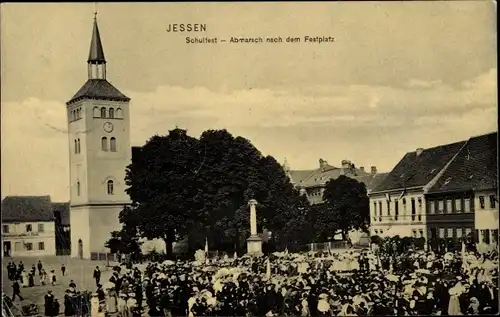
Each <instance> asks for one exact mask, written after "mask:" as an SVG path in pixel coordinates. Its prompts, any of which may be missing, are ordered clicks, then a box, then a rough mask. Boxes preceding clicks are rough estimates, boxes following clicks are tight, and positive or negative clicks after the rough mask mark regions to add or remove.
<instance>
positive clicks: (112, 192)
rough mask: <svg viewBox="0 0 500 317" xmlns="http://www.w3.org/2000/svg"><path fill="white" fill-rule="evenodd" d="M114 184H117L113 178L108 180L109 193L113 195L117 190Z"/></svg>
mask: <svg viewBox="0 0 500 317" xmlns="http://www.w3.org/2000/svg"><path fill="white" fill-rule="evenodd" d="M114 185H115V184H114V183H113V181H112V180H109V181H108V195H113V194H114V190H115V188H114Z"/></svg>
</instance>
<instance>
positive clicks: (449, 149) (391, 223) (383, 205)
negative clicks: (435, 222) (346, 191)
mask: <svg viewBox="0 0 500 317" xmlns="http://www.w3.org/2000/svg"><path fill="white" fill-rule="evenodd" d="M464 144H465V141H463V142H457V143H452V144H447V145H441V146H437V147H433V148H429V149H422V148H419V149H417V150H416V151H413V152H409V153H407V154H406V155H405V156H404V157H403V158H402V159H401V161H399V163H398V164H397V165H396V167H394V169H393V170H392V171H391V172H390V173H389V174H388V175H387V176H386V177H385V179H384V180H383V181H382V182H381V183H380V184H379V185H378V186H376V187H375V188H374V189H373V190H372V191H371V192H370V193H369V195H368V196H369V197H370V224H371V226H370V233H371V234H373V235H380V236H392V235H399V236H413V237H423V238H426V237H427V230H426V212H425V205H426V201H425V196H424V194H425V193H426V192H427V190H428V189H429V188H431V187H432V186H433V185H434V184H435V182H436V181H437V180H438V179H439V178H440V177H441V174H442V171H443V169H445V168H446V166H447V165H448V164H449V162H450V161H451V160H452V159H453V157H454V156H455V155H456V154H457V153H458V152H459V150H460V149H461V148H462V147H463V146H464Z"/></svg>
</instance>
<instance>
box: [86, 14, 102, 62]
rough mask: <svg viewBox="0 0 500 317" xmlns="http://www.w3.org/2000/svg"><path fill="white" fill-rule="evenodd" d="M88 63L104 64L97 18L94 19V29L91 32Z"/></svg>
mask: <svg viewBox="0 0 500 317" xmlns="http://www.w3.org/2000/svg"><path fill="white" fill-rule="evenodd" d="M87 62H88V63H90V62H94V63H99V64H101V63H106V59H105V58H104V50H103V48H102V42H101V36H100V34H99V27H98V26H97V18H96V17H94V29H93V31H92V40H91V41H90V52H89V59H88V61H87Z"/></svg>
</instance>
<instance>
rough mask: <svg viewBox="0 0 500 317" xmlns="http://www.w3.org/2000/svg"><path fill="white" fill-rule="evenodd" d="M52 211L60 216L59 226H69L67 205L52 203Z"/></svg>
mask: <svg viewBox="0 0 500 317" xmlns="http://www.w3.org/2000/svg"><path fill="white" fill-rule="evenodd" d="M52 210H53V213H54V214H56V213H59V214H60V215H61V225H63V226H69V224H70V222H69V203H52Z"/></svg>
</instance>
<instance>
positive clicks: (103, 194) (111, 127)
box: [66, 18, 131, 258]
mask: <svg viewBox="0 0 500 317" xmlns="http://www.w3.org/2000/svg"><path fill="white" fill-rule="evenodd" d="M87 64H88V80H87V82H86V83H85V84H84V85H83V86H82V87H81V88H80V90H79V91H78V92H77V93H76V94H75V95H74V96H73V97H72V98H71V99H70V100H69V101H68V102H67V103H66V105H67V114H68V131H69V132H68V140H69V150H70V162H69V163H70V227H71V255H72V256H73V257H79V258H90V257H91V253H105V252H108V251H109V250H108V249H107V248H106V247H105V243H106V241H107V240H108V239H109V238H110V237H111V236H110V232H111V231H114V230H119V229H120V228H121V225H120V223H119V220H118V215H119V212H120V211H121V210H122V209H123V207H124V206H125V205H127V204H129V203H130V201H129V197H128V195H127V194H126V193H125V187H126V186H125V171H126V167H127V166H128V165H129V164H130V163H131V146H130V105H129V101H130V98H128V97H127V96H125V95H124V94H122V93H121V92H120V91H119V90H118V89H116V88H115V87H114V86H113V85H112V84H111V83H109V82H108V81H107V79H106V59H105V57H104V50H103V46H102V42H101V37H100V34H99V28H98V26H97V20H96V19H95V18H94V26H93V33H92V40H91V44H90V53H89V57H88V60H87Z"/></svg>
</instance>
